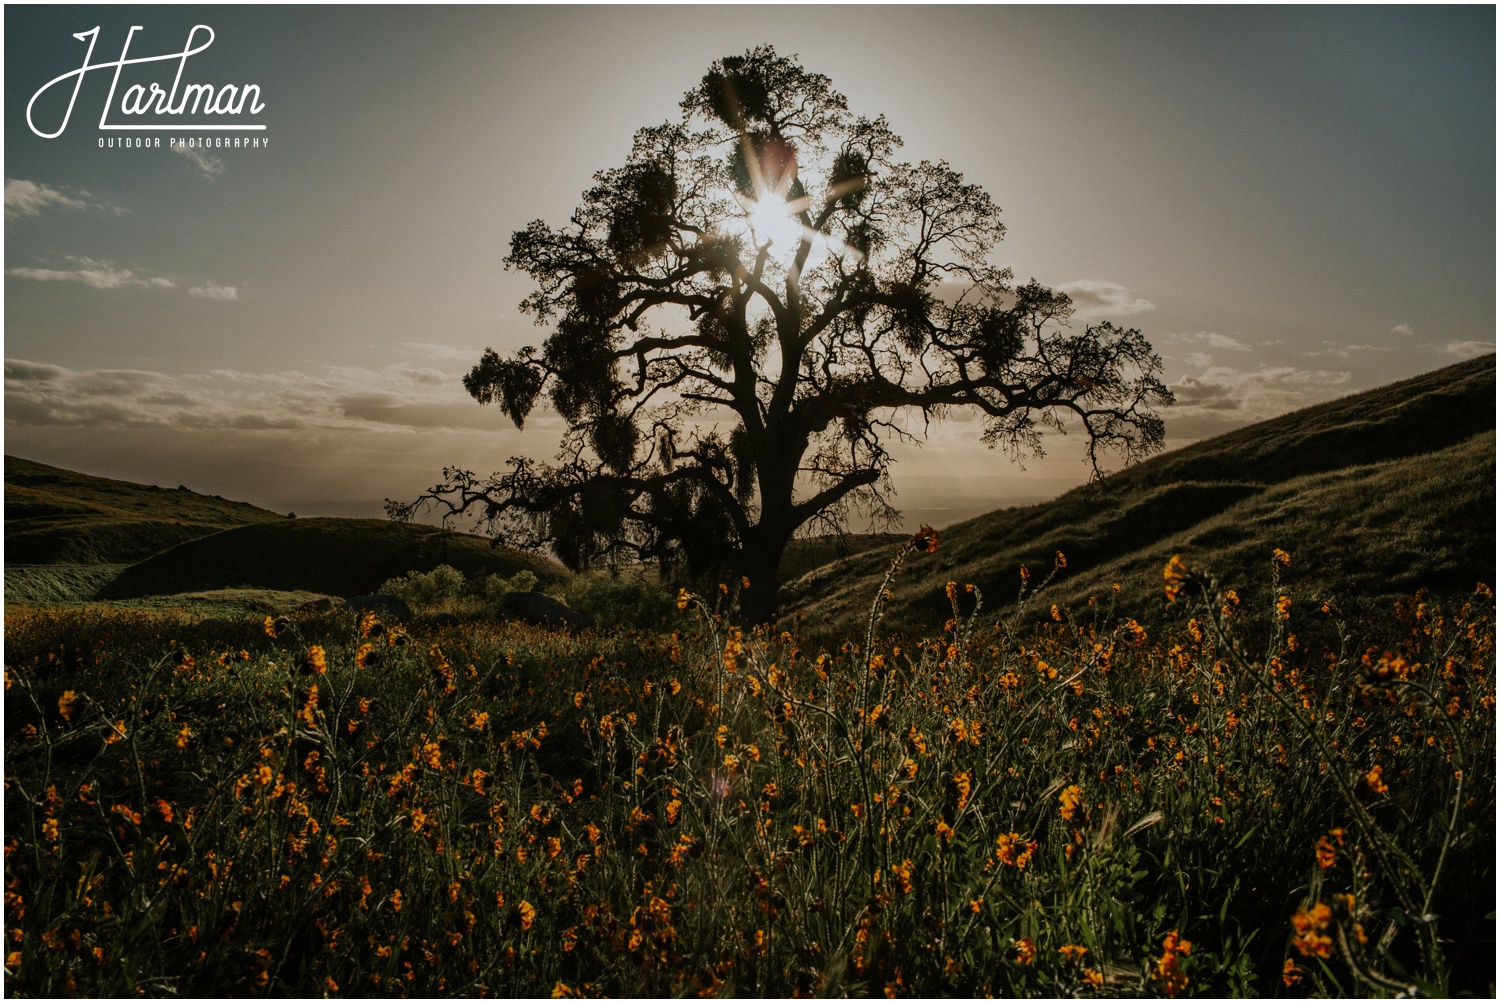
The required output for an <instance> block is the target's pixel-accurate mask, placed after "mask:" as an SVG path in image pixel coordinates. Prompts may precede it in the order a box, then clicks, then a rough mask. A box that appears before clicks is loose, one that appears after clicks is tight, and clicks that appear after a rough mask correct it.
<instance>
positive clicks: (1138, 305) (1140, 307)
mask: <svg viewBox="0 0 1500 1003" xmlns="http://www.w3.org/2000/svg"><path fill="white" fill-rule="evenodd" d="M1057 290H1058V291H1059V292H1064V293H1067V294H1068V296H1069V297H1071V298H1072V300H1073V305H1074V306H1075V307H1077V308H1078V311H1079V312H1080V313H1085V314H1103V313H1108V314H1114V315H1116V316H1129V315H1130V314H1135V313H1146V312H1147V311H1149V310H1155V309H1156V304H1155V303H1152V302H1151V301H1150V300H1148V299H1144V298H1142V297H1140V296H1137V295H1136V294H1135V293H1134V292H1132V291H1131V290H1129V289H1128V288H1126V287H1125V286H1122V285H1120V284H1119V283H1118V282H1100V281H1097V280H1095V279H1075V280H1073V281H1072V282H1064V283H1063V284H1062V285H1060V286H1058V287H1057Z"/></svg>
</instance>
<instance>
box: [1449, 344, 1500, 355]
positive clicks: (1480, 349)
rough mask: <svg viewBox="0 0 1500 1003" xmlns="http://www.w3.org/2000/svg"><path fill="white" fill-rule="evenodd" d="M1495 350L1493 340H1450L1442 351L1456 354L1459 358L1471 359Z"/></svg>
mask: <svg viewBox="0 0 1500 1003" xmlns="http://www.w3.org/2000/svg"><path fill="white" fill-rule="evenodd" d="M1494 350H1495V343H1494V342H1493V341H1450V342H1448V344H1447V345H1446V346H1444V348H1443V351H1445V352H1447V353H1448V354H1449V355H1456V356H1458V357H1459V358H1460V359H1473V358H1477V357H1478V356H1481V355H1489V354H1490V353H1491V352H1493V351H1494Z"/></svg>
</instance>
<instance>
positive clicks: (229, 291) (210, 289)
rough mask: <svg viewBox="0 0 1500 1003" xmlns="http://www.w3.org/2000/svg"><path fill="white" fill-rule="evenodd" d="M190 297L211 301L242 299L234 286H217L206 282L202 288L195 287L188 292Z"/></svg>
mask: <svg viewBox="0 0 1500 1003" xmlns="http://www.w3.org/2000/svg"><path fill="white" fill-rule="evenodd" d="M188 295H189V296H200V297H202V298H203V299H210V300H237V299H239V298H240V293H239V290H238V289H236V288H235V287H234V286H221V285H215V284H214V283H212V282H205V283H204V284H203V285H201V286H193V287H192V288H191V289H189V290H188Z"/></svg>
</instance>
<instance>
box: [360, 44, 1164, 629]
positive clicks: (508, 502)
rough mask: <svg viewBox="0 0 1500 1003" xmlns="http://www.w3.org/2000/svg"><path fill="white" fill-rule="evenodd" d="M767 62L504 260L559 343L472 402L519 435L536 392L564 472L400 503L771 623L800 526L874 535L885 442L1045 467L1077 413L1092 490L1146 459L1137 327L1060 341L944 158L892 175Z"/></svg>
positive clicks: (518, 362) (1149, 373)
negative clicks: (662, 582) (652, 568)
mask: <svg viewBox="0 0 1500 1003" xmlns="http://www.w3.org/2000/svg"><path fill="white" fill-rule="evenodd" d="M830 83H831V82H830V81H829V79H828V78H827V77H824V76H821V75H819V74H815V73H809V72H807V71H806V70H804V69H803V68H802V67H801V66H800V65H799V64H798V63H797V62H796V60H795V59H786V58H783V57H780V56H778V55H777V54H776V53H775V51H774V50H772V49H771V48H769V47H763V48H757V49H754V50H752V51H750V52H747V53H746V54H745V55H743V56H734V57H728V58H725V59H722V60H720V61H718V62H716V63H715V64H714V65H713V66H712V67H711V68H710V69H709V71H708V73H707V75H706V76H704V78H703V80H702V82H701V83H700V84H699V85H698V86H697V87H695V88H693V89H692V90H691V91H689V92H688V94H687V96H686V97H685V98H684V99H683V102H682V110H683V116H682V118H681V120H680V121H677V122H668V123H665V124H663V125H660V126H655V127H652V128H646V129H642V130H641V131H640V132H638V133H637V134H636V137H635V144H634V148H633V149H632V151H631V154H630V156H629V158H628V159H627V161H626V163H625V165H624V166H623V167H619V168H616V169H613V170H607V171H602V172H600V173H599V174H597V175H596V176H595V182H596V184H595V186H594V187H593V188H592V189H590V190H589V191H588V192H586V193H585V195H584V201H583V204H582V205H581V206H580V207H579V208H578V209H577V211H575V213H574V214H573V217H572V219H571V220H570V221H569V222H568V224H567V225H566V226H563V227H560V228H554V227H552V226H549V225H548V224H547V223H545V222H543V221H541V220H537V221H535V222H533V223H531V224H530V225H529V226H528V227H526V229H524V230H520V231H518V232H517V233H515V235H514V236H513V237H512V238H511V250H510V255H509V257H508V258H507V259H506V264H507V266H508V267H511V268H515V269H519V270H522V271H525V272H526V273H527V274H529V275H530V276H531V277H532V278H533V279H534V280H535V281H536V283H537V288H536V291H535V292H533V293H532V294H531V295H530V296H528V297H527V298H526V300H525V301H524V302H523V303H522V310H523V311H525V312H526V313H529V314H531V315H532V316H533V317H535V318H536V321H537V323H539V324H542V323H550V324H551V325H552V334H551V335H550V336H549V337H548V338H547V339H546V341H545V342H544V343H543V345H542V346H541V349H540V350H537V349H536V348H534V347H526V348H522V349H521V350H520V351H519V352H517V353H516V354H515V355H514V356H512V357H510V358H502V357H501V356H500V355H498V354H497V353H495V352H494V351H492V350H486V351H485V352H484V354H483V357H482V358H481V359H480V360H479V363H478V365H476V366H475V367H474V368H473V370H472V371H471V372H470V373H469V375H468V376H467V377H465V379H464V386H465V388H466V389H467V390H468V391H469V393H470V394H471V395H472V396H473V397H474V398H475V399H476V400H478V401H480V402H481V403H486V404H496V405H499V406H500V407H501V408H503V409H504V410H505V411H506V413H507V414H509V415H510V417H511V419H512V420H513V421H514V422H515V424H516V427H517V428H520V427H522V426H523V424H524V422H525V419H526V417H527V416H528V415H529V414H530V413H531V412H532V410H533V409H534V408H535V407H536V405H537V403H538V401H539V400H540V399H541V396H542V393H543V392H544V391H545V392H546V393H547V395H548V398H549V399H550V401H551V403H552V406H553V407H554V408H556V410H557V412H558V413H559V414H560V415H561V416H562V417H563V419H564V420H565V421H566V422H567V431H566V432H565V433H564V435H563V440H562V448H561V453H560V455H559V458H558V462H557V463H556V464H554V465H548V464H542V463H538V462H536V461H533V460H531V459H527V458H524V457H516V458H512V459H511V460H510V461H509V468H508V469H507V470H505V471H503V472H501V473H498V474H494V475H491V476H489V477H479V476H476V475H475V474H473V473H472V472H470V471H466V470H457V469H448V470H445V471H444V477H445V481H444V483H442V484H439V485H437V486H436V487H434V488H432V489H431V490H430V491H429V492H428V493H426V494H425V495H423V496H422V497H421V498H419V499H418V500H417V501H416V502H413V503H411V504H409V505H402V504H397V503H390V504H389V509H390V511H391V514H392V516H393V517H396V518H410V517H411V516H412V515H413V514H414V513H415V512H416V510H417V509H418V508H420V507H423V506H427V505H434V506H437V507H438V509H439V510H440V511H442V512H443V514H444V517H445V519H446V518H449V517H454V516H461V515H469V516H475V517H477V519H478V521H480V522H481V523H484V524H487V525H488V527H489V529H490V530H491V531H492V532H495V533H497V534H500V535H503V536H504V538H505V539H506V541H507V542H509V543H512V544H515V545H520V546H528V547H534V548H541V547H548V546H550V547H551V548H552V549H553V550H554V551H555V552H556V553H557V555H558V556H559V557H560V558H562V559H563V561H565V562H566V563H567V564H569V565H570V566H572V567H574V568H581V567H585V566H588V565H590V564H596V563H607V562H613V561H618V560H621V559H628V560H641V559H649V560H658V561H661V562H663V563H664V564H666V565H668V566H669V567H670V566H676V568H678V569H679V570H680V571H683V572H686V573H688V574H690V575H698V576H702V575H725V576H733V577H734V578H736V579H737V578H739V577H741V576H743V577H744V578H746V579H748V581H749V583H750V587H749V589H748V590H747V591H746V592H745V594H744V595H743V596H742V597H741V603H742V608H743V609H744V610H745V612H746V613H747V614H748V616H749V617H750V618H751V619H752V620H754V621H756V622H762V621H767V620H770V619H772V618H773V617H774V615H775V612H776V602H777V591H778V567H779V564H780V561H781V556H782V552H783V550H784V549H785V547H786V545H787V543H788V541H789V540H791V539H792V537H793V535H794V534H796V533H798V532H799V531H805V530H806V529H807V528H810V527H822V528H824V529H826V530H832V531H840V530H842V529H843V527H844V526H846V525H847V522H848V518H849V516H850V514H851V513H852V512H853V511H854V510H856V509H859V510H863V511H864V512H866V513H868V514H870V515H871V516H872V517H885V518H887V519H889V518H890V517H892V516H894V515H895V512H894V510H893V509H892V508H891V506H890V496H891V486H890V480H889V468H890V462H891V457H890V454H889V452H888V448H887V447H888V444H889V443H890V442H892V441H894V440H900V439H917V438H920V433H916V432H912V431H910V430H909V429H908V428H907V427H904V426H905V425H906V424H918V423H919V424H920V426H921V428H923V429H925V428H926V426H927V421H928V419H931V418H936V417H940V416H942V415H943V414H945V413H946V412H948V411H949V410H951V409H953V408H974V409H976V410H977V411H978V412H980V414H981V415H982V416H983V429H982V433H981V434H982V438H983V441H985V442H986V443H988V444H989V445H990V446H991V447H993V446H996V445H1000V446H1003V447H1005V448H1006V449H1007V450H1008V451H1009V452H1010V454H1011V455H1012V457H1013V458H1014V457H1016V456H1018V455H1020V454H1023V453H1033V454H1037V455H1040V453H1041V437H1040V427H1041V426H1053V427H1056V428H1059V429H1061V428H1062V427H1063V423H1062V417H1063V416H1064V415H1072V416H1073V417H1074V419H1075V420H1076V422H1077V423H1078V424H1080V425H1081V426H1082V428H1083V430H1084V431H1085V433H1086V434H1087V436H1088V456H1089V461H1090V463H1091V464H1092V465H1093V471H1094V474H1095V475H1096V476H1097V475H1098V473H1099V459H1100V454H1101V452H1102V451H1104V450H1113V451H1115V452H1117V453H1119V454H1120V455H1121V456H1122V457H1123V458H1124V460H1125V461H1126V462H1129V461H1131V460H1133V459H1135V458H1136V457H1138V456H1140V455H1142V454H1144V453H1148V452H1150V451H1152V450H1155V449H1157V448H1159V447H1160V445H1161V443H1162V438H1163V429H1162V422H1161V420H1160V418H1159V417H1158V416H1157V414H1156V413H1155V410H1154V408H1156V407H1158V406H1163V405H1166V404H1170V403H1171V402H1172V395H1171V393H1170V392H1169V391H1168V390H1167V388H1166V387H1165V386H1164V385H1163V383H1162V382H1161V380H1160V373H1161V360H1160V359H1159V358H1158V357H1157V356H1156V355H1155V354H1154V353H1153V352H1152V350H1151V346H1150V345H1149V344H1148V343H1147V342H1146V340H1145V339H1144V338H1143V337H1142V336H1141V334H1140V332H1139V331H1136V330H1133V329H1131V330H1122V329H1121V328H1118V327H1116V326H1115V325H1113V324H1111V323H1107V322H1106V323H1101V324H1091V325H1086V326H1084V327H1083V328H1082V329H1081V330H1080V329H1077V328H1073V327H1070V326H1069V325H1068V318H1069V316H1070V314H1071V312H1072V308H1071V304H1070V302H1069V300H1068V297H1067V296H1065V295H1062V294H1060V293H1056V292H1053V291H1050V290H1048V289H1046V288H1044V287H1042V286H1041V285H1039V284H1038V283H1036V282H1035V281H1034V280H1033V281H1031V282H1028V283H1026V284H1025V285H1021V286H1019V287H1016V286H1013V285H1012V284H1011V278H1012V275H1011V272H1010V271H1009V270H1007V269H1002V268H997V267H995V266H994V265H992V264H991V263H990V261H989V254H990V252H991V250H992V249H993V248H994V247H995V245H996V244H997V242H998V241H999V240H1000V239H1001V237H1002V235H1003V234H1004V232H1005V229H1004V227H1003V226H1002V225H1001V224H1000V221H999V209H998V208H997V207H996V206H995V204H994V203H993V202H992V201H991V200H990V197H989V195H987V194H986V193H985V192H984V191H983V190H982V189H980V188H979V187H978V186H976V185H972V184H967V183H965V182H964V180H963V177H962V175H960V174H959V173H957V172H956V171H954V170H952V169H951V168H950V167H948V165H947V164H946V163H942V162H938V163H931V162H927V161H923V162H921V163H918V164H910V163H905V162H902V161H899V160H898V159H896V156H895V154H896V151H897V149H898V147H899V146H900V145H901V141H900V139H899V138H898V137H897V136H896V135H895V134H894V133H892V132H891V130H890V128H889V127H888V125H887V123H886V120H885V119H884V117H879V118H874V119H870V118H864V117H857V116H855V115H853V114H852V113H850V111H849V110H848V105H847V101H846V100H845V98H844V96H843V95H842V94H839V93H838V92H837V91H835V90H833V89H832V87H831V86H830Z"/></svg>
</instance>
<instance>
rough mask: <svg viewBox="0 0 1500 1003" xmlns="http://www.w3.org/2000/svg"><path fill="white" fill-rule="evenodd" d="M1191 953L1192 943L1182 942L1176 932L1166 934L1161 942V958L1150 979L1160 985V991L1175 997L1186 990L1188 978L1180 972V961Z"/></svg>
mask: <svg viewBox="0 0 1500 1003" xmlns="http://www.w3.org/2000/svg"><path fill="white" fill-rule="evenodd" d="M1192 951H1193V942H1192V941H1190V940H1184V939H1182V938H1181V937H1179V936H1178V935H1177V931H1176V930H1172V931H1170V932H1168V934H1167V935H1166V937H1165V938H1163V940H1162V942H1161V957H1160V958H1158V959H1157V962H1156V968H1155V970H1154V971H1153V972H1152V974H1151V977H1152V978H1154V979H1156V980H1157V981H1158V982H1160V983H1161V984H1162V991H1163V992H1165V993H1166V994H1167V995H1168V996H1176V995H1177V994H1178V993H1180V992H1182V991H1183V990H1184V989H1186V988H1187V984H1188V977H1187V975H1185V974H1184V973H1183V971H1182V959H1183V958H1186V957H1187V956H1188V955H1189V954H1191V953H1192Z"/></svg>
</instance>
